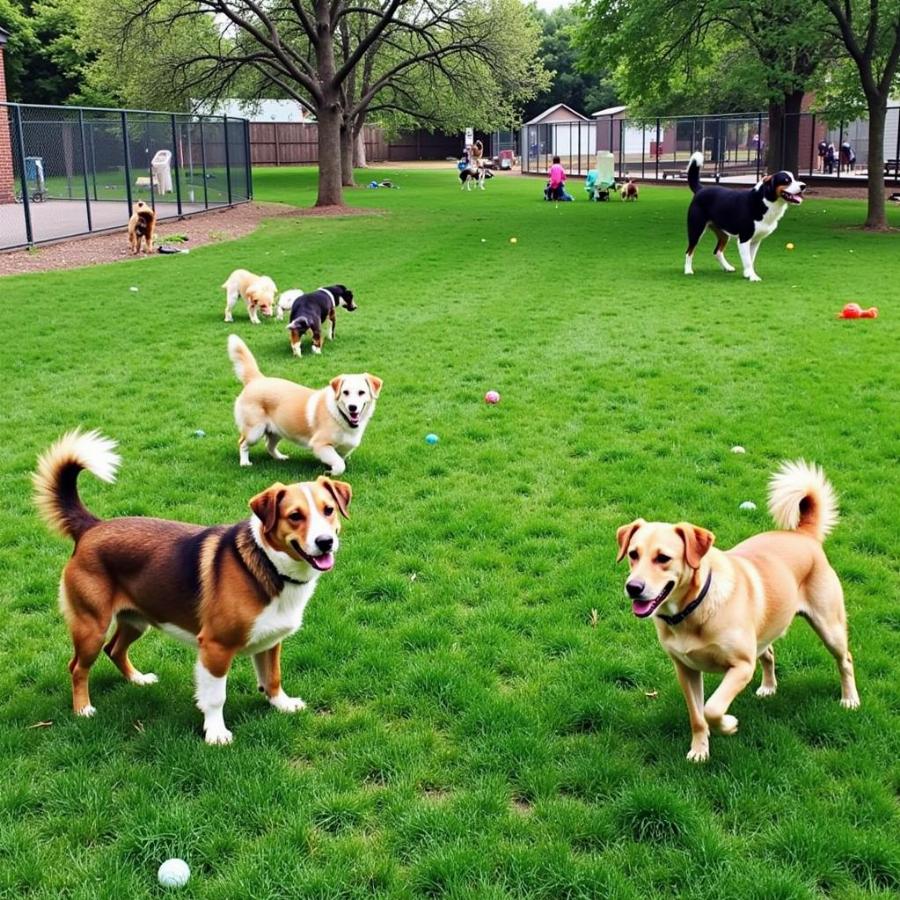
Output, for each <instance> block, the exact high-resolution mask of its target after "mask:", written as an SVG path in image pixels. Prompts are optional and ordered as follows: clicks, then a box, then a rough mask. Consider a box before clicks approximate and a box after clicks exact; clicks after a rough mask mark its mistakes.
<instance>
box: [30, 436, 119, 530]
mask: <svg viewBox="0 0 900 900" xmlns="http://www.w3.org/2000/svg"><path fill="white" fill-rule="evenodd" d="M115 448H116V442H115V441H113V440H111V439H110V438H107V437H104V436H103V435H102V434H100V432H99V431H82V430H81V429H78V428H76V429H75V430H74V431H70V432H68V433H67V434H64V435H63V436H62V437H61V438H60V439H59V440H58V441H57V442H56V443H55V444H53V446H51V447H50V448H49V449H48V450H47V451H46V452H45V453H43V454H42V455H41V457H40V459H39V460H38V467H37V471H36V472H35V473H34V476H33V481H34V492H35V503H36V504H37V508H38V511H39V512H40V514H41V516H42V517H43V519H44V521H45V522H46V523H47V524H48V525H49V526H50V528H52V529H53V530H54V531H56V532H58V533H59V534H61V535H62V536H63V537H68V538H71V539H72V540H74V541H75V542H76V543H77V542H78V540H79V539H80V538H81V536H82V534H84V532H85V531H87V530H88V529H89V528H91V527H92V526H94V525H96V524H97V523H98V522H99V521H100V519H98V518H97V516H95V515H94V514H93V513H92V512H90V510H88V509H87V507H86V506H85V505H84V504H83V503H82V502H81V497H79V495H78V476H79V475H80V474H81V472H82V471H83V470H85V469H87V471H88V472H90V473H91V474H92V475H95V476H96V477H97V478H99V479H100V480H101V481H107V482H110V483H111V482H113V481H115V480H116V471H117V470H118V468H119V463H120V462H121V459H120V457H119V455H118V454H117V453H115V452H114V450H115Z"/></svg>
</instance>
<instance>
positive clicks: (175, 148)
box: [150, 113, 182, 216]
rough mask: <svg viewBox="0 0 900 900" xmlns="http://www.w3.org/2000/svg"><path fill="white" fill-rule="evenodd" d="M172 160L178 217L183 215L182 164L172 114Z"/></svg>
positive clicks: (151, 179)
mask: <svg viewBox="0 0 900 900" xmlns="http://www.w3.org/2000/svg"><path fill="white" fill-rule="evenodd" d="M172 159H173V160H174V162H175V166H174V169H175V203H176V204H177V207H178V215H179V216H181V215H182V209H181V164H180V163H179V162H178V122H177V121H176V119H175V113H172ZM150 184H151V185H152V184H153V171H152V169H151V172H150Z"/></svg>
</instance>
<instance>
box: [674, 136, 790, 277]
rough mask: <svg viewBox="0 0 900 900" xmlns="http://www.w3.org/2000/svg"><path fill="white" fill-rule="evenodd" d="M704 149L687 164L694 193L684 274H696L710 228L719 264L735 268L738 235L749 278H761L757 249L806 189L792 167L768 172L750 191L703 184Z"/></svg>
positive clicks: (743, 262) (731, 269)
mask: <svg viewBox="0 0 900 900" xmlns="http://www.w3.org/2000/svg"><path fill="white" fill-rule="evenodd" d="M702 165H703V154H702V153H700V152H699V151H698V152H697V153H694V154H693V156H691V161H690V163H689V164H688V170H687V178H688V185H690V188H691V191H692V192H693V194H694V199H693V200H691V205H690V207H689V208H688V221H687V226H688V247H687V254H686V255H685V257H684V274H685V275H693V274H694V250H696V249H697V244H698V243H699V241H700V238H701V237H702V236H703V232H704V231H706V229H707V228H710V229H712V230H713V231H714V232H715V234H716V249H715V251H714V253H715V257H716V259H717V260H718V261H719V265H720V266H721V267H722V268H723V269H724V270H725V271H726V272H733V271H734V266H732V265H730V264H729V262H728V260H727V259H725V247H726V245H727V244H728V239H729V238H731V237H736V238H737V239H738V251H739V252H740V254H741V265H742V266H743V270H744V278H749V279H750V281H762V279H761V278H760V277H759V275H757V274H756V270H755V268H754V264H755V262H756V252H757V250H759V245H760V244H761V243H762V241H763V239H764V238H766V237H768V236H769V235H770V234H771V233H772V232H773V231H774V230H775V229H776V228H777V227H778V222H779V220H780V219H781V217H782V216H783V215H784V214H785V211H786V210H787V208H788V205H789V204H796V205H799V204H800V203H802V202H803V197H802V196H801V195H802V194H803V192H804V191H805V190H806V185H805V184H804V183H803V182H802V181H797V179H796V178H794V175H793V173H792V172H776V173H775V174H774V175H766V177H765V178H763V179H762V181H760V182H759V183H758V184H757V185H756V186H755V187H753V188H751V189H750V190H749V191H739V190H732V189H731V188H726V187H720V186H719V185H708V186H706V187H701V186H700V168H701V166H702Z"/></svg>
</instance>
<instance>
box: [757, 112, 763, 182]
mask: <svg viewBox="0 0 900 900" xmlns="http://www.w3.org/2000/svg"><path fill="white" fill-rule="evenodd" d="M762 134H763V132H762V113H760V114H759V115H758V116H757V117H756V180H757V181H759V164H760V162H761V161H762V160H761V157H762Z"/></svg>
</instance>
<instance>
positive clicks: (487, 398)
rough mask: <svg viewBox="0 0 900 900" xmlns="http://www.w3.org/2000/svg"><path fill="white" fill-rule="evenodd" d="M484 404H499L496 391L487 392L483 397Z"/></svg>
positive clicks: (498, 396)
mask: <svg viewBox="0 0 900 900" xmlns="http://www.w3.org/2000/svg"><path fill="white" fill-rule="evenodd" d="M484 402H485V403H490V404H494V403H499V402H500V395H499V394H498V393H497V392H496V391H488V392H487V393H486V394H485V395H484Z"/></svg>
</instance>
